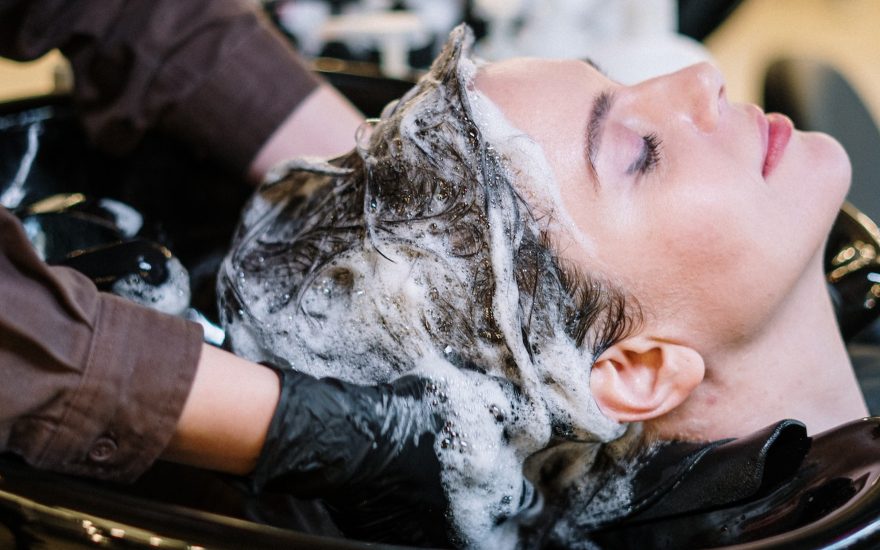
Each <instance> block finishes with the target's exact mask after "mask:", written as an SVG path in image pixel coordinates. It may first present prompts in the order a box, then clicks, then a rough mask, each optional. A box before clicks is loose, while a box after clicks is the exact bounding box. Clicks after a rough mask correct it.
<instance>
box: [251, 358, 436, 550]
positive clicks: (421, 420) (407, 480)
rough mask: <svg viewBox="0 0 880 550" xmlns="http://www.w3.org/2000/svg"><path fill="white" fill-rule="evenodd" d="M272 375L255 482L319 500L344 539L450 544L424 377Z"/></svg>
mask: <svg viewBox="0 0 880 550" xmlns="http://www.w3.org/2000/svg"><path fill="white" fill-rule="evenodd" d="M279 376H280V377H281V398H280V401H279V404H278V408H277V409H276V412H275V416H274V418H273V420H272V424H271V425H270V427H269V433H268V436H267V439H266V443H265V446H264V447H263V452H262V454H261V456H260V460H259V463H258V464H257V467H256V469H255V471H254V474H253V478H254V482H255V485H256V487H257V488H260V489H263V490H269V491H283V492H285V493H288V494H291V495H294V496H297V497H321V498H323V499H324V500H325V502H326V503H327V504H328V505H329V507H330V508H331V511H332V513H333V515H334V519H335V520H336V522H337V523H338V525H339V527H340V529H342V531H343V532H344V533H345V534H346V535H347V536H350V537H354V538H360V539H369V540H381V541H387V542H397V543H409V544H422V545H435V546H437V545H448V544H449V539H448V538H447V522H446V519H445V514H446V511H447V502H446V499H445V496H444V491H443V488H442V486H441V483H440V475H441V468H440V463H439V460H438V458H437V455H436V453H435V450H434V441H435V438H436V436H437V434H439V433H441V431H442V429H443V427H444V420H443V418H441V416H440V415H439V414H438V413H437V412H436V411H435V410H434V409H433V407H432V406H431V401H432V399H433V398H435V397H436V396H433V395H432V391H435V388H434V387H433V386H432V384H431V382H430V381H428V380H426V379H424V378H420V377H416V376H405V377H403V378H400V379H398V380H396V381H395V382H393V383H392V384H383V385H378V386H359V385H355V384H348V383H346V382H342V381H340V380H336V379H331V378H325V379H321V380H318V379H316V378H314V377H311V376H308V375H305V374H301V373H298V372H295V371H292V370H282V371H279Z"/></svg>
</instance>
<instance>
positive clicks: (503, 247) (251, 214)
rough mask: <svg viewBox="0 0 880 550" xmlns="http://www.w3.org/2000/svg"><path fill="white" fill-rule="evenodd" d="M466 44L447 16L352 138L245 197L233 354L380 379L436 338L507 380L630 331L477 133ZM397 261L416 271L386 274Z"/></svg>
mask: <svg viewBox="0 0 880 550" xmlns="http://www.w3.org/2000/svg"><path fill="white" fill-rule="evenodd" d="M469 45H470V39H469V33H468V31H467V30H466V29H458V30H456V31H455V32H454V33H453V36H452V38H451V39H450V41H449V42H448V43H447V45H446V47H445V49H444V51H443V53H442V54H441V55H440V56H439V57H438V59H437V60H436V61H435V63H434V65H433V66H432V68H431V71H430V73H429V74H427V75H426V76H425V77H424V78H422V79H421V80H420V82H419V83H418V84H417V85H416V86H415V87H414V88H413V89H412V90H411V91H410V92H409V93H407V94H406V95H405V96H404V97H403V98H402V99H401V100H400V101H399V102H397V103H396V105H393V106H389V108H387V109H386V113H385V114H384V115H383V118H382V119H381V120H380V121H378V122H377V123H375V125H374V127H373V128H372V133H371V135H369V136H362V138H361V140H360V141H361V145H360V146H359V147H358V149H356V150H355V151H353V152H351V153H350V154H348V155H346V156H343V157H340V158H338V159H335V160H333V161H330V162H308V161H302V160H300V161H294V162H291V163H288V164H287V165H285V166H283V167H280V168H279V169H278V170H277V171H276V172H275V173H274V175H273V176H271V177H270V179H269V180H268V181H267V183H265V184H264V185H263V187H262V188H261V189H260V190H259V192H258V193H257V194H256V195H255V197H254V198H253V199H252V201H251V203H250V205H249V206H248V208H247V210H246V212H245V214H244V217H243V220H242V223H241V226H240V227H239V229H238V231H237V234H236V237H235V241H234V245H233V250H232V252H231V253H230V255H229V257H228V258H227V261H226V262H225V264H224V269H223V270H222V272H221V276H220V282H219V288H220V292H219V294H220V296H221V301H222V307H221V310H222V315H223V322H224V325H225V326H226V327H227V330H228V334H229V338H230V342H231V346H232V348H233V349H234V350H235V351H236V352H237V353H240V354H243V355H245V356H248V357H250V358H252V359H255V360H269V361H274V362H276V363H277V362H288V363H291V364H293V365H294V366H295V367H297V368H300V369H302V368H306V369H309V370H310V372H313V373H314V374H317V375H333V376H337V377H341V378H347V379H349V380H353V381H356V382H376V381H382V380H384V379H389V378H392V377H394V376H396V375H398V374H400V373H402V372H405V371H407V370H409V369H411V368H412V366H413V361H414V358H415V357H418V356H419V354H424V353H426V352H430V351H433V352H435V353H437V354H442V355H443V356H444V357H445V358H446V359H447V360H449V361H450V362H451V363H453V364H455V365H457V366H459V367H462V368H473V369H478V370H482V371H484V372H488V373H492V374H498V375H500V376H503V377H505V378H507V379H509V380H511V381H513V382H514V383H517V382H518V381H519V378H520V374H519V371H520V369H522V368H523V365H522V364H521V363H522V362H524V361H528V362H531V363H535V362H536V357H537V356H539V355H540V354H541V353H542V351H543V350H544V348H545V346H548V345H552V344H553V343H554V342H558V341H559V340H560V339H563V340H565V341H567V342H570V343H571V344H573V345H574V346H575V347H577V348H580V349H586V350H587V356H588V357H589V358H590V359H591V360H592V359H595V357H596V356H597V355H598V354H599V353H601V352H602V351H603V350H604V349H605V348H606V347H607V346H609V345H611V344H612V343H614V342H615V341H617V340H619V339H620V338H622V337H624V336H625V335H626V334H627V332H628V331H630V330H632V328H633V326H634V324H635V323H636V322H637V321H638V319H639V315H638V310H637V308H634V307H633V306H631V305H630V302H629V301H628V300H627V298H626V295H625V294H624V293H623V292H621V291H619V290H618V289H616V288H614V287H613V286H612V285H610V284H608V283H607V282H606V281H602V280H601V279H597V278H593V277H590V276H589V275H588V274H585V273H582V272H577V271H575V270H572V269H569V268H567V267H566V266H565V264H564V263H563V262H562V261H560V259H559V257H558V255H557V254H555V253H554V252H553V247H552V245H551V241H550V238H549V236H548V234H547V231H546V229H545V228H546V227H547V225H548V224H547V221H548V220H547V219H546V215H543V216H541V215H537V214H536V213H535V212H534V211H532V209H531V208H530V206H529V205H528V204H527V203H526V202H525V201H524V200H523V199H522V197H521V196H520V195H519V194H518V193H517V191H516V188H515V186H514V185H513V182H512V178H514V177H516V172H515V167H514V166H511V165H510V162H509V159H506V158H505V157H504V155H503V154H502V153H501V152H499V150H498V149H496V147H495V146H494V145H493V144H492V143H489V142H487V141H486V139H485V138H484V137H483V135H482V134H481V132H480V129H479V127H478V124H477V123H475V121H474V116H473V112H472V109H471V105H470V102H469V100H468V93H469V90H468V86H469V85H470V78H469V77H468V75H467V74H464V75H463V74H462V73H463V72H466V71H467V68H466V67H465V68H463V66H462V63H461V60H462V58H463V52H464V53H467V48H469ZM395 270H406V276H407V277H409V278H410V279H411V280H415V281H417V282H418V285H416V286H413V287H412V288H410V287H407V288H406V289H401V288H396V287H395V285H396V284H397V283H398V282H399V279H395V278H393V277H391V275H389V273H392V272H394V271H395ZM386 279H387V282H388V284H386V286H385V287H380V286H379V285H378V284H377V281H385V280H386ZM507 283H512V284H507ZM359 293H360V294H359ZM408 300H409V301H408ZM400 316H402V317H400ZM398 317H400V318H398ZM501 317H503V318H501ZM401 319H402V320H401ZM368 324H374V325H375V328H374V327H372V326H368ZM328 331H330V332H333V333H334V336H333V337H332V338H330V339H329V340H328V338H327V334H328ZM364 331H367V332H369V333H370V334H369V335H368V337H367V338H364V335H363V332H364ZM523 350H524V352H523ZM591 363H592V361H590V364H591ZM377 364H381V365H382V367H377ZM377 368H378V369H379V370H378V371H377ZM572 368H574V367H573V366H572ZM587 371H588V367H587ZM377 373H378V374H377ZM377 378H378V379H379V380H377ZM545 378H548V379H544V380H541V382H542V383H553V380H550V379H549V375H547V376H546V377H545ZM567 425H568V423H567V422H566V421H565V419H564V418H556V419H555V420H554V427H555V428H556V429H557V432H561V433H563V434H564V432H565V430H566V429H569V427H568V426H567Z"/></svg>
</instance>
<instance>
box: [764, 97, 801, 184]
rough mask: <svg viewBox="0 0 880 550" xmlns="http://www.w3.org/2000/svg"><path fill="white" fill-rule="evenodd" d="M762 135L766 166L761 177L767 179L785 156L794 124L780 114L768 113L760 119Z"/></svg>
mask: <svg viewBox="0 0 880 550" xmlns="http://www.w3.org/2000/svg"><path fill="white" fill-rule="evenodd" d="M760 120H761V121H762V122H763V123H762V124H761V133H762V135H763V136H765V137H764V164H763V167H762V168H761V175H763V176H764V178H765V179H766V178H767V176H769V175H770V174H771V173H772V172H773V170H774V169H775V168H776V166H777V165H778V164H779V161H780V160H782V157H783V155H784V154H785V147H786V146H787V145H788V142H789V140H790V139H791V133H792V131H794V124H793V123H792V122H791V119H790V118H788V117H787V116H785V115H783V114H780V113H768V114H767V115H764V116H762V117H761V118H760Z"/></svg>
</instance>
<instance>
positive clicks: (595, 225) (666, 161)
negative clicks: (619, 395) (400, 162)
mask: <svg viewBox="0 0 880 550" xmlns="http://www.w3.org/2000/svg"><path fill="white" fill-rule="evenodd" d="M476 86H477V88H478V90H480V91H481V92H482V93H484V94H486V95H487V96H488V97H489V98H490V99H491V101H492V102H494V103H495V104H496V105H498V106H499V107H500V109H501V110H502V111H503V113H504V114H505V116H506V117H507V118H508V119H509V120H510V122H511V123H512V124H513V125H514V126H515V127H517V128H519V129H521V130H522V132H523V134H524V136H523V138H524V139H528V140H533V141H534V142H535V143H537V144H538V145H539V146H540V148H541V149H542V150H543V151H544V153H545V155H546V157H547V160H548V163H549V165H550V167H551V169H552V171H553V174H554V176H555V185H554V186H553V188H552V190H551V191H547V190H546V189H538V190H535V189H523V190H522V192H523V193H531V194H533V199H532V202H535V203H539V204H542V205H543V208H544V209H545V210H546V211H547V212H548V215H549V216H552V217H554V218H555V220H556V222H557V223H556V224H555V227H554V228H553V231H552V233H553V235H554V242H555V244H556V245H557V248H558V250H559V251H560V253H561V255H562V256H563V257H564V258H566V259H568V260H569V261H571V262H573V263H575V264H576V265H578V266H579V267H580V268H581V269H584V270H586V271H589V272H591V273H598V274H602V275H604V276H605V277H608V278H609V279H611V280H614V281H617V282H618V283H619V284H621V285H622V286H623V287H624V288H627V289H628V290H629V291H630V292H631V293H632V294H634V295H635V296H636V297H637V298H638V299H639V301H640V303H641V304H642V306H643V307H645V308H646V309H647V310H648V311H649V312H650V314H651V315H650V317H651V319H653V320H654V321H657V322H662V323H663V324H664V325H665V326H666V327H667V328H666V329H665V330H667V331H669V332H668V334H663V335H662V336H664V337H669V338H674V339H677V340H679V341H683V342H687V343H690V344H692V345H694V346H695V347H698V348H700V351H703V352H706V351H708V352H711V351H712V350H713V348H717V347H723V346H726V345H730V343H731V342H735V341H736V340H737V339H740V338H749V337H750V336H751V335H752V334H754V332H755V331H759V330H761V329H762V328H763V326H764V324H765V323H766V322H767V320H768V318H769V317H771V316H772V315H773V312H774V310H775V309H776V308H777V307H778V305H779V302H780V301H781V300H784V299H785V296H786V295H787V294H788V292H789V290H790V288H791V287H792V286H794V285H795V284H797V281H798V280H799V279H800V278H801V276H802V274H803V272H804V271H805V269H806V268H807V265H808V264H809V263H810V262H816V261H818V257H819V256H820V254H821V252H822V248H823V242H824V239H825V237H826V236H827V232H828V229H829V228H830V225H831V223H832V222H833V220H834V217H835V216H836V213H837V211H838V209H839V206H840V203H841V202H842V200H843V197H844V195H845V193H846V190H847V187H848V185H849V163H848V160H847V157H846V155H845V153H844V152H843V150H842V149H841V147H840V146H839V144H838V143H837V142H835V141H833V140H831V139H830V138H829V137H828V136H825V135H822V134H805V133H802V132H797V131H795V132H794V133H793V134H792V135H791V137H790V139H789V140H788V141H787V143H786V142H785V140H784V139H781V138H784V137H785V136H784V134H786V132H787V131H790V125H789V124H790V123H788V121H787V120H784V119H783V118H781V117H779V115H774V116H771V117H770V119H769V120H770V122H772V124H768V117H767V116H765V115H764V113H763V112H762V111H761V110H760V109H759V108H757V107H755V106H753V105H741V104H740V105H738V104H732V103H730V102H728V100H727V98H726V96H725V93H724V80H723V77H722V76H721V74H720V73H719V72H718V71H717V70H716V69H715V68H714V67H712V66H711V65H708V64H701V65H695V66H692V67H690V68H687V69H684V70H682V71H679V72H677V73H674V74H670V75H667V76H663V77H659V78H655V79H652V80H648V81H646V82H643V83H641V84H638V85H635V86H622V85H619V84H617V83H615V82H612V81H610V80H609V79H607V78H606V77H604V76H603V75H602V74H601V73H600V72H599V71H598V70H597V69H596V68H595V67H593V66H591V65H589V64H587V63H583V62H580V61H574V60H557V61H547V60H539V59H516V60H511V61H506V62H501V63H497V64H491V65H487V66H484V67H483V68H482V69H481V71H480V74H479V76H478V77H477V79H476ZM768 136H769V138H770V139H769V143H768ZM782 146H784V149H781V148H780V147H782ZM776 148H780V149H779V150H778V151H777V150H776ZM527 185H531V184H527ZM532 187H534V186H533V185H532ZM759 270H760V271H759Z"/></svg>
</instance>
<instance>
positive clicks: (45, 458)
mask: <svg viewBox="0 0 880 550" xmlns="http://www.w3.org/2000/svg"><path fill="white" fill-rule="evenodd" d="M201 346H202V329H201V327H200V326H199V325H197V324H195V323H190V322H188V321H185V320H183V319H180V318H177V317H171V316H168V315H164V314H161V313H159V312H156V311H153V310H149V309H145V308H143V307H140V306H137V305H134V304H132V303H130V302H127V301H125V300H123V299H121V298H118V297H116V296H113V295H109V294H102V295H101V301H100V306H99V310H98V315H97V317H96V321H95V332H94V336H93V339H92V345H91V350H90V352H89V358H88V362H87V364H86V368H85V370H84V372H83V376H82V380H81V383H80V385H79V387H78V388H77V390H76V391H75V392H74V394H73V395H72V397H71V398H70V400H69V403H68V404H67V406H66V410H65V412H64V414H63V416H62V418H61V422H60V423H59V425H58V427H57V428H56V429H55V430H54V432H53V433H52V434H51V435H50V436H49V437H48V438H47V440H46V441H45V442H44V443H45V445H44V447H43V450H42V452H41V453H40V455H39V456H38V457H36V458H35V459H34V460H33V461H32V462H33V465H34V466H36V467H38V468H47V469H52V470H56V471H62V472H65V473H71V474H76V475H83V476H89V477H96V478H100V479H106V480H111V481H123V482H125V481H132V480H134V479H136V478H137V477H138V476H139V475H140V474H141V473H143V472H144V471H145V470H146V469H147V468H148V467H149V466H150V465H151V464H152V463H153V462H154V461H155V460H156V459H157V458H158V457H159V455H160V454H161V453H162V451H163V450H164V449H165V447H166V446H167V445H168V442H169V440H170V439H171V436H172V435H173V433H174V430H175V427H176V425H177V421H178V419H179V418H180V415H181V413H182V411H183V406H184V404H185V403H186V399H187V397H188V395H189V391H190V388H191V387H192V384H193V379H194V377H195V372H196V367H197V365H198V359H199V355H200V353H201Z"/></svg>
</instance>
